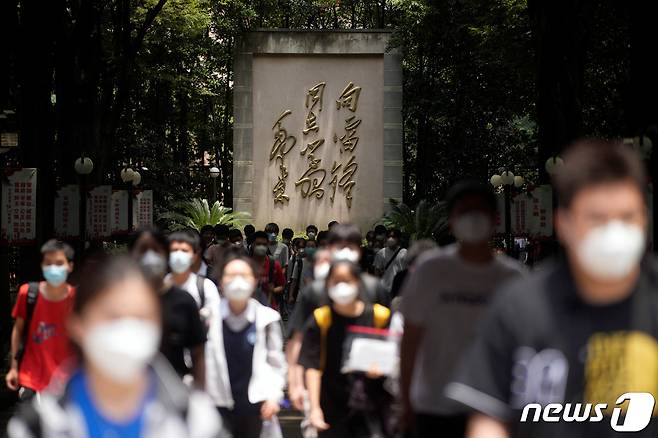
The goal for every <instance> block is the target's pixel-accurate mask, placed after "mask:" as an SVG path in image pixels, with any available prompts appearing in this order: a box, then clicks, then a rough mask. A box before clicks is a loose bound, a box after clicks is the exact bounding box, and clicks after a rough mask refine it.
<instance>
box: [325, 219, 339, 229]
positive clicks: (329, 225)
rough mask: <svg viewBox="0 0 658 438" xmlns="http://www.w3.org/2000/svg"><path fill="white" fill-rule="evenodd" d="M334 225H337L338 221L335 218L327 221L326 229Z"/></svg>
mask: <svg viewBox="0 0 658 438" xmlns="http://www.w3.org/2000/svg"><path fill="white" fill-rule="evenodd" d="M334 225H338V221H335V220H334V221H329V223H328V224H327V229H328V230H331V227H333V226H334Z"/></svg>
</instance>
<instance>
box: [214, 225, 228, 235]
mask: <svg viewBox="0 0 658 438" xmlns="http://www.w3.org/2000/svg"><path fill="white" fill-rule="evenodd" d="M228 230H229V227H228V225H224V224H217V225H215V237H216V238H218V239H226V237H227V236H228Z"/></svg>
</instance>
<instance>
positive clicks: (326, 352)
mask: <svg viewBox="0 0 658 438" xmlns="http://www.w3.org/2000/svg"><path fill="white" fill-rule="evenodd" d="M326 290H327V295H328V297H329V299H330V301H331V304H328V305H326V306H323V307H320V308H318V309H315V310H314V312H313V315H312V317H311V318H309V320H308V322H307V323H306V326H305V329H304V335H303V342H302V347H301V351H300V354H299V365H301V366H302V367H304V368H305V369H306V372H305V376H306V387H307V388H308V397H309V403H310V411H309V422H310V424H311V426H313V427H314V428H315V429H316V430H317V431H318V432H319V433H318V436H319V437H373V436H382V437H385V436H390V429H389V427H388V426H387V418H389V415H390V410H389V408H390V402H391V397H390V395H388V393H386V391H385V390H384V387H383V382H384V379H383V378H382V376H381V375H380V374H379V373H377V371H376V370H371V371H370V372H369V373H367V375H363V374H361V373H351V374H344V373H343V372H342V371H341V368H342V366H343V355H344V351H345V347H346V345H345V342H346V339H347V336H348V331H349V330H354V327H366V328H370V329H372V328H377V329H382V328H386V327H388V324H389V319H390V311H389V310H388V309H387V308H386V307H384V306H381V305H379V304H370V303H367V302H366V301H364V300H363V299H362V298H361V295H362V293H363V291H362V283H361V281H360V269H359V267H358V265H357V264H356V263H354V262H350V261H347V260H340V261H336V262H333V263H332V265H331V268H330V270H329V273H328V274H327V279H326ZM357 394H358V396H357ZM357 400H358V401H357ZM366 405H367V406H368V407H367V408H366Z"/></svg>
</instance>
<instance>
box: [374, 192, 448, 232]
mask: <svg viewBox="0 0 658 438" xmlns="http://www.w3.org/2000/svg"><path fill="white" fill-rule="evenodd" d="M389 203H390V204H391V209H390V210H389V211H388V212H387V213H386V214H384V216H383V217H382V218H381V219H380V221H379V223H381V224H382V225H384V226H385V227H386V228H397V229H399V230H400V231H402V232H403V233H405V234H407V235H408V236H409V237H410V238H411V240H419V239H432V238H435V237H436V236H437V235H438V234H441V233H443V232H445V231H446V230H447V228H448V217H447V212H446V207H445V203H443V202H439V203H430V202H429V201H427V200H425V199H423V200H421V201H420V202H419V203H418V205H417V206H416V208H414V209H412V208H411V207H409V206H408V205H406V204H404V203H402V202H400V201H396V200H395V199H390V200H389Z"/></svg>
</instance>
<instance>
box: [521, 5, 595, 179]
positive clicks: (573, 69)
mask: <svg viewBox="0 0 658 438" xmlns="http://www.w3.org/2000/svg"><path fill="white" fill-rule="evenodd" d="M592 3H593V2H592V0H554V1H548V2H547V1H542V0H530V1H528V11H529V13H530V18H531V22H532V30H533V37H534V40H535V48H536V54H537V122H538V125H539V160H540V162H539V163H538V167H539V170H540V180H541V181H548V175H547V174H546V171H545V169H544V163H545V162H546V160H547V159H548V158H550V157H552V156H554V155H557V154H559V153H560V151H561V150H562V149H563V148H564V146H566V145H567V144H569V143H570V142H572V141H573V140H574V139H576V138H578V137H579V136H580V135H582V97H583V75H584V70H585V54H586V46H587V37H588V35H587V33H588V29H589V17H590V16H591V9H592Z"/></svg>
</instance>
